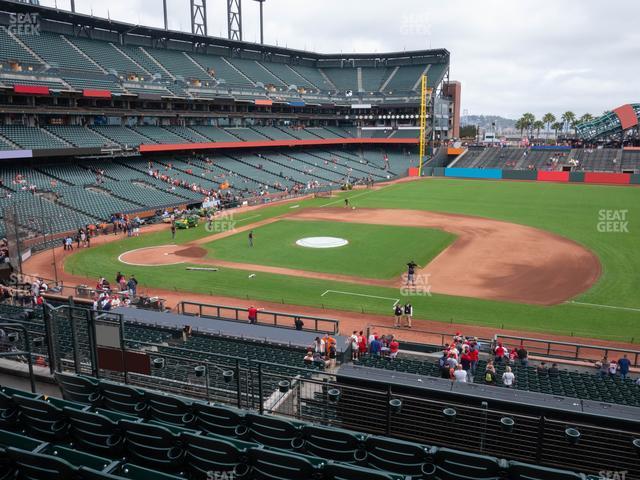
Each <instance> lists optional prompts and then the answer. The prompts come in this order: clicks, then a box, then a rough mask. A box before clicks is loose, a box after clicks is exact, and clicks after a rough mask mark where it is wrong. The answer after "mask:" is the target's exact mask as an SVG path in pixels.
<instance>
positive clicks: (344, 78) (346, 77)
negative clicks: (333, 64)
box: [322, 67, 358, 92]
mask: <svg viewBox="0 0 640 480" xmlns="http://www.w3.org/2000/svg"><path fill="white" fill-rule="evenodd" d="M322 71H323V72H324V74H325V75H326V76H327V77H329V80H330V81H331V83H333V84H334V85H335V86H336V88H337V89H338V90H340V91H343V92H344V91H346V90H352V91H354V92H356V91H358V75H357V73H358V71H357V70H356V69H355V68H350V67H347V68H324V69H322Z"/></svg>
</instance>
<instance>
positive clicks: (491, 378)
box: [484, 362, 496, 385]
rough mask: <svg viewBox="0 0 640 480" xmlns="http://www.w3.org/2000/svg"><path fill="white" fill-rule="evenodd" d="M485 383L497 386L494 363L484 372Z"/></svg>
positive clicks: (489, 364)
mask: <svg viewBox="0 0 640 480" xmlns="http://www.w3.org/2000/svg"><path fill="white" fill-rule="evenodd" d="M484 383H486V384H487V385H495V384H496V368H495V367H494V366H493V363H492V362H488V363H487V367H486V369H485V371H484Z"/></svg>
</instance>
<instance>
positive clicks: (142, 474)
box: [80, 463, 184, 480]
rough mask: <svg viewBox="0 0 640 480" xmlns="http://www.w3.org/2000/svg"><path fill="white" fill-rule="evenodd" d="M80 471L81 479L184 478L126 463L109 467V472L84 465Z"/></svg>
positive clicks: (159, 479)
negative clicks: (112, 467)
mask: <svg viewBox="0 0 640 480" xmlns="http://www.w3.org/2000/svg"><path fill="white" fill-rule="evenodd" d="M80 472H81V474H82V479H83V480H122V479H130V480H184V477H180V476H176V475H168V474H166V473H163V472H159V471H158V470H150V469H148V468H144V467H140V466H138V465H131V464H128V463H125V464H122V465H118V466H117V467H116V468H114V469H110V472H109V473H107V472H101V471H99V470H93V469H91V468H85V467H81V468H80Z"/></svg>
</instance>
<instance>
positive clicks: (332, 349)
mask: <svg viewBox="0 0 640 480" xmlns="http://www.w3.org/2000/svg"><path fill="white" fill-rule="evenodd" d="M325 342H326V345H327V346H326V350H327V358H328V359H329V366H330V367H335V366H336V357H337V356H338V349H337V348H336V340H335V339H334V338H332V337H330V336H328V335H327V336H326V337H325Z"/></svg>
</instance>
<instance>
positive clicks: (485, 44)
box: [40, 0, 640, 118]
mask: <svg viewBox="0 0 640 480" xmlns="http://www.w3.org/2000/svg"><path fill="white" fill-rule="evenodd" d="M40 2H41V4H43V5H47V6H54V4H55V3H56V2H57V6H58V7H59V8H65V9H68V8H69V4H70V1H69V0H40ZM167 3H168V8H169V28H171V29H174V30H185V31H187V30H189V29H190V23H189V22H190V20H189V0H167ZM226 3H227V2H226V0H208V2H207V8H208V26H209V34H210V35H212V36H221V35H222V36H226V31H227V27H226ZM76 9H77V11H79V12H82V13H91V12H92V11H93V14H94V15H96V16H103V17H106V16H107V15H110V17H111V18H112V19H117V20H123V21H126V22H130V23H141V24H145V25H150V26H157V27H161V26H162V22H163V20H162V0H76ZM107 10H108V12H107ZM264 10H265V43H268V44H274V45H275V44H278V45H281V46H288V47H291V48H298V49H308V50H313V51H318V52H323V53H330V52H384V51H398V50H404V49H406V50H411V49H422V48H429V47H432V48H446V49H447V50H449V51H450V52H451V78H452V79H455V80H459V81H461V82H462V110H463V112H466V113H469V114H496V115H503V116H508V117H511V118H515V117H517V116H519V115H521V114H522V113H524V112H526V111H530V112H533V113H534V114H536V115H537V116H542V115H543V114H544V113H546V112H547V111H551V112H553V113H555V114H556V115H557V114H560V113H562V112H563V111H566V110H573V111H574V112H575V113H577V114H578V115H581V114H583V113H585V112H589V113H592V114H596V115H598V114H601V113H602V112H603V111H605V110H608V109H612V108H615V107H617V106H619V105H622V104H624V103H630V102H638V101H640V28H638V26H639V25H640V24H639V23H638V21H639V19H640V1H638V0H606V1H603V0H538V1H532V0H481V1H478V0H439V1H437V2H436V1H433V0H390V1H381V0H349V1H347V0H314V1H312V0H266V3H265V5H264ZM243 30H244V40H247V41H250V42H253V41H257V40H258V39H259V27H258V4H257V3H256V2H255V1H253V0H244V2H243Z"/></svg>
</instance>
